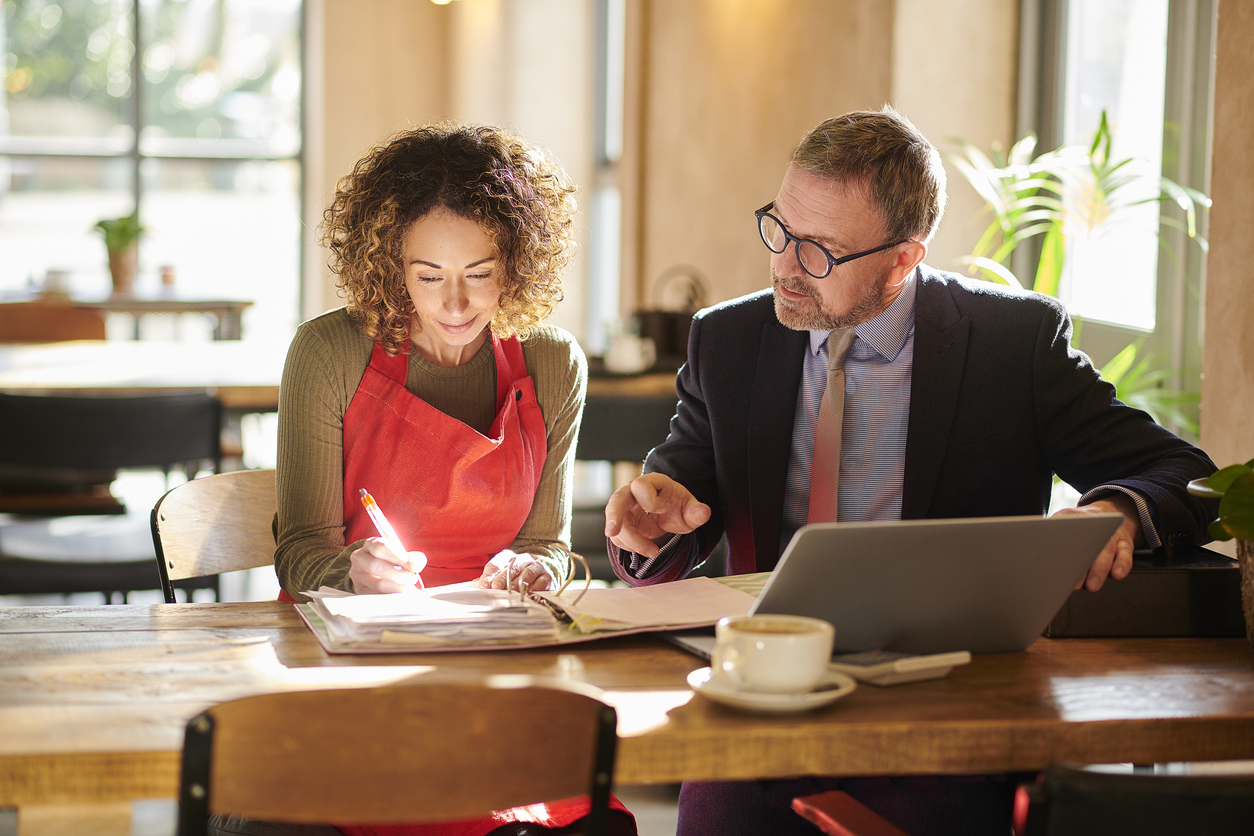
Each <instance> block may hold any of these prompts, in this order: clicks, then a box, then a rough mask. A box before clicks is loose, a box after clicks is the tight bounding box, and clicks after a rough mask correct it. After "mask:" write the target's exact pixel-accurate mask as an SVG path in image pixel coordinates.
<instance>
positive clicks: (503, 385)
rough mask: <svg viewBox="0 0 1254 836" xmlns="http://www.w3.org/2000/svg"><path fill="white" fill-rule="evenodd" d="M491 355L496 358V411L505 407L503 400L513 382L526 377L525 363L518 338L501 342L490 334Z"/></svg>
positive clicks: (498, 411) (494, 335)
mask: <svg viewBox="0 0 1254 836" xmlns="http://www.w3.org/2000/svg"><path fill="white" fill-rule="evenodd" d="M491 337H492V353H493V354H494V355H495V356H496V411H497V413H498V414H499V413H500V411H501V410H502V409H503V408H504V407H505V398H506V396H508V395H509V390H510V388H511V387H512V386H513V385H514V382H515V381H518V380H521V379H523V378H525V377H527V363H526V361H525V360H524V359H523V351H522V341H521V340H519V339H518V337H510V338H509V339H508V340H502V339H500V338H499V337H497V336H496V334H491Z"/></svg>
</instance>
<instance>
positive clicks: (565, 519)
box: [511, 327, 588, 586]
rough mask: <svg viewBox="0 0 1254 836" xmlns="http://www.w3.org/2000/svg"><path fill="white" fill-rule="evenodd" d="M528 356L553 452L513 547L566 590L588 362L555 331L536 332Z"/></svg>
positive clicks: (570, 341) (525, 346)
mask: <svg viewBox="0 0 1254 836" xmlns="http://www.w3.org/2000/svg"><path fill="white" fill-rule="evenodd" d="M523 353H524V356H525V358H526V360H527V369H528V371H529V373H530V374H531V377H532V380H533V381H534V383H535V386H536V400H537V401H538V402H539V404H540V412H541V414H543V416H544V425H545V429H546V430H547V432H548V449H547V452H546V454H545V460H544V469H543V470H542V471H541V474H540V485H539V487H538V488H537V489H536V496H535V500H534V502H533V503H532V505H531V513H530V514H528V516H527V519H526V521H525V522H524V523H523V525H522V528H521V529H520V530H519V532H518V536H517V537H516V538H515V540H514V542H513V544H512V545H511V548H512V550H513V551H516V552H519V553H520V554H532V555H535V556H536V557H538V558H539V559H540V561H541V562H542V563H543V564H544V565H545V568H546V569H548V571H549V574H550V575H552V576H553V580H554V582H555V583H556V584H557V585H558V586H561V585H562V584H563V583H565V582H566V580H567V579H568V578H569V577H570V575H571V558H570V536H571V535H570V524H571V523H570V520H571V504H572V502H571V493H572V488H573V482H574V468H575V443H576V441H577V439H578V438H579V424H580V420H581V419H582V417H583V404H584V398H585V397H586V395H587V390H588V361H587V359H586V358H585V357H584V353H583V350H582V349H580V347H579V344H578V343H576V342H575V339H574V337H572V336H571V335H570V334H568V333H566V332H565V331H562V330H560V329H557V328H552V327H545V328H540V329H537V331H536V333H535V334H533V335H532V336H531V337H529V338H528V339H527V340H526V341H524V343H523Z"/></svg>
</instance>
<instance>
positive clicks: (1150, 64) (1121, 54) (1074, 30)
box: [1063, 0, 1167, 330]
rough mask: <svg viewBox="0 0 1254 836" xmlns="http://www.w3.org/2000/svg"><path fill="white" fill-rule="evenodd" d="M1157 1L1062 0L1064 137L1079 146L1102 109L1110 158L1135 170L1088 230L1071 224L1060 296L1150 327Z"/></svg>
mask: <svg viewBox="0 0 1254 836" xmlns="http://www.w3.org/2000/svg"><path fill="white" fill-rule="evenodd" d="M1166 64H1167V0H1071V3H1070V5H1069V6H1068V44H1067V82H1066V89H1065V99H1064V102H1065V116H1064V125H1063V127H1064V135H1065V136H1066V138H1067V142H1068V143H1081V144H1084V146H1085V147H1086V148H1087V146H1088V143H1089V142H1090V141H1091V140H1092V137H1093V134H1094V132H1095V131H1096V130H1097V127H1098V123H1099V120H1100V118H1101V113H1102V111H1103V110H1104V111H1105V112H1106V118H1107V120H1108V121H1109V123H1110V127H1111V130H1112V134H1113V137H1114V143H1113V147H1112V149H1111V160H1112V162H1113V161H1118V160H1123V159H1131V160H1132V161H1133V162H1131V163H1129V164H1128V166H1127V167H1125V169H1124V172H1125V173H1127V172H1135V173H1136V174H1138V175H1140V176H1139V178H1138V183H1137V184H1136V185H1134V186H1129V187H1127V188H1125V189H1122V190H1120V192H1119V195H1118V197H1119V199H1118V200H1117V201H1115V202H1113V203H1112V204H1111V207H1110V208H1111V210H1112V212H1111V215H1110V217H1109V219H1108V220H1106V221H1105V222H1104V223H1103V224H1102V225H1101V226H1100V227H1098V228H1097V229H1095V230H1094V231H1093V233H1092V234H1086V233H1085V231H1083V230H1079V229H1075V230H1072V239H1071V241H1070V245H1069V247H1068V252H1067V261H1066V270H1065V275H1064V290H1063V295H1064V298H1065V299H1066V301H1067V303H1068V307H1069V308H1070V310H1071V312H1072V313H1074V314H1077V315H1079V316H1082V317H1089V318H1092V319H1099V320H1102V321H1105V322H1113V323H1115V324H1117V325H1124V326H1128V327H1132V328H1140V329H1144V330H1153V328H1154V321H1155V316H1154V314H1155V311H1154V303H1155V293H1156V280H1157V272H1158V216H1159V205H1158V204H1157V203H1156V202H1151V203H1147V204H1144V205H1141V206H1132V205H1129V204H1131V203H1133V202H1136V201H1138V200H1144V199H1153V198H1154V197H1156V196H1157V194H1158V189H1157V185H1156V184H1157V179H1156V178H1157V177H1158V175H1159V174H1160V172H1161V171H1162V156H1163V149H1162V139H1163V97H1164V89H1165V83H1164V82H1165V78H1166Z"/></svg>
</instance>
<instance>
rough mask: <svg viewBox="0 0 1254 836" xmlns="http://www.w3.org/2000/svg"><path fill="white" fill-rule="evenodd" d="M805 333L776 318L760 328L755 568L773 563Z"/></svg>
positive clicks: (753, 435)
mask: <svg viewBox="0 0 1254 836" xmlns="http://www.w3.org/2000/svg"><path fill="white" fill-rule="evenodd" d="M808 339H809V335H808V333H807V332H805V331H793V330H791V329H789V328H785V327H784V326H783V325H781V324H779V322H778V321H775V318H774V317H773V316H772V317H771V321H770V322H767V323H765V324H764V325H763V326H762V339H761V342H760V343H759V345H758V366H757V369H756V370H755V373H754V376H753V393H752V400H751V402H750V405H749V426H748V430H749V439H748V444H749V496H750V498H751V499H750V501H751V503H752V509H751V510H752V518H753V547H754V554H755V556H756V559H757V566H758V571H761V572H765V571H768V570H770V569H773V568H774V567H775V563H776V562H777V561H778V560H779V538H780V531H781V529H782V526H783V514H784V487H785V482H786V481H787V479H788V456H789V452H790V450H791V447H792V429H793V420H794V415H795V413H796V411H797V389H798V387H799V386H800V385H801V367H802V363H803V360H804V356H805V355H804V352H805V344H806V341H807V340H808Z"/></svg>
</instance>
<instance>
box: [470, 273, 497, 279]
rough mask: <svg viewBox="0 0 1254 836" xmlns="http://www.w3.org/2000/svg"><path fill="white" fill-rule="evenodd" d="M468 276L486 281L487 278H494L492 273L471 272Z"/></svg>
mask: <svg viewBox="0 0 1254 836" xmlns="http://www.w3.org/2000/svg"><path fill="white" fill-rule="evenodd" d="M466 278H468V279H474V280H476V281H486V280H487V279H490V278H492V274H491V273H471V274H470V275H469V276H467V277H466Z"/></svg>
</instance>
